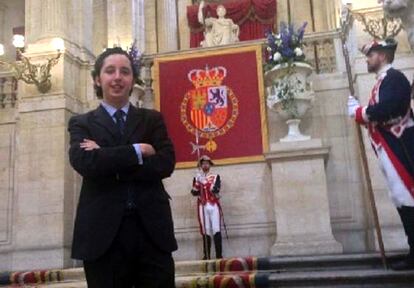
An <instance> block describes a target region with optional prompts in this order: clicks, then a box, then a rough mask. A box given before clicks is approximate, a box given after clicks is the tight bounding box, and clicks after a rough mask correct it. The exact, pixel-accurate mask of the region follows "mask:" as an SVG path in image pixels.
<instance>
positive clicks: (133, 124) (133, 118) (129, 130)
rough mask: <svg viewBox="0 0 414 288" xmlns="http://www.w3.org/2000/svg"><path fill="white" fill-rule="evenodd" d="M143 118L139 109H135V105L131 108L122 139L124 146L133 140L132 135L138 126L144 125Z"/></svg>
mask: <svg viewBox="0 0 414 288" xmlns="http://www.w3.org/2000/svg"><path fill="white" fill-rule="evenodd" d="M142 116H143V115H142V113H141V112H140V111H139V110H138V109H137V108H135V107H134V106H133V105H130V106H129V110H128V115H127V119H126V122H125V133H124V136H123V137H122V143H123V144H126V143H127V142H128V140H129V138H131V136H132V134H133V133H134V132H135V130H136V129H137V126H138V125H139V124H141V125H142Z"/></svg>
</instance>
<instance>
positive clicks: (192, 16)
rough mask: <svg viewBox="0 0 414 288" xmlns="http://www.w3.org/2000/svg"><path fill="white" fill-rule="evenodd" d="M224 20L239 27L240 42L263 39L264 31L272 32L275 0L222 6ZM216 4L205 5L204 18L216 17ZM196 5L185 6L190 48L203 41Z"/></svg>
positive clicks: (245, 1)
mask: <svg viewBox="0 0 414 288" xmlns="http://www.w3.org/2000/svg"><path fill="white" fill-rule="evenodd" d="M223 5H224V7H226V10H227V14H226V18H231V19H232V20H233V22H234V23H235V24H237V25H239V27H240V35H239V39H240V41H245V40H254V39H260V38H264V37H265V33H266V31H269V30H271V31H273V30H274V26H275V23H276V0H237V1H230V2H226V3H224V4H223ZM217 6H218V4H206V5H205V7H204V9H203V14H204V17H217V13H216V8H217ZM197 13H198V5H191V6H187V19H188V25H189V27H190V31H191V33H190V37H191V38H190V47H191V48H193V47H199V46H200V42H201V41H202V40H203V39H204V35H203V29H204V28H203V26H202V25H201V24H200V23H199V22H198V19H197Z"/></svg>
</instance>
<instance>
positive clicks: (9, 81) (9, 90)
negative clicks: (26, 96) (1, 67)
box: [0, 72, 17, 109]
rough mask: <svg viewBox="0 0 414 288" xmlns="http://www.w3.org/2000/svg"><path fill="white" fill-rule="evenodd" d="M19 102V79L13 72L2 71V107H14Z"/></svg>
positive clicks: (0, 84) (0, 85)
mask: <svg viewBox="0 0 414 288" xmlns="http://www.w3.org/2000/svg"><path fill="white" fill-rule="evenodd" d="M16 102H17V80H16V78H14V77H13V75H12V74H11V73H8V72H0V109H4V108H13V107H15V105H16Z"/></svg>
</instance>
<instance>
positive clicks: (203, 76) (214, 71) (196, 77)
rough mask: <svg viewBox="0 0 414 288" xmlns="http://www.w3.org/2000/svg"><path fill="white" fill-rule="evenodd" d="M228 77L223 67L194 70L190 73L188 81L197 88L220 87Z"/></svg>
mask: <svg viewBox="0 0 414 288" xmlns="http://www.w3.org/2000/svg"><path fill="white" fill-rule="evenodd" d="M226 75H227V70H226V68H224V67H222V66H218V67H214V68H211V69H209V68H208V66H206V68H205V69H204V70H203V69H193V70H191V71H190V72H189V73H188V80H190V82H191V83H193V85H194V87H195V88H200V87H207V86H219V85H221V82H223V79H224V78H225V77H226Z"/></svg>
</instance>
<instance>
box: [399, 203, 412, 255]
mask: <svg viewBox="0 0 414 288" xmlns="http://www.w3.org/2000/svg"><path fill="white" fill-rule="evenodd" d="M397 210H398V213H399V214H400V217H401V221H402V224H403V226H404V231H405V234H406V235H407V240H408V245H409V246H410V254H409V256H408V257H409V258H410V259H412V260H413V261H414V207H408V206H402V207H401V208H397Z"/></svg>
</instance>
